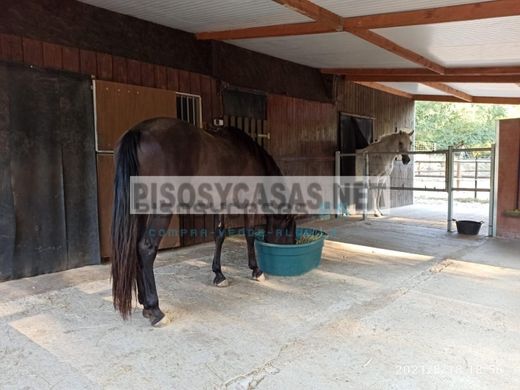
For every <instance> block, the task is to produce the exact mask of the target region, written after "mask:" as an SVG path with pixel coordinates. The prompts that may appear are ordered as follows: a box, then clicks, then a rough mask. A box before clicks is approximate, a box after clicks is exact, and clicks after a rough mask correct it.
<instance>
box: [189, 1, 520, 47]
mask: <svg viewBox="0 0 520 390" xmlns="http://www.w3.org/2000/svg"><path fill="white" fill-rule="evenodd" d="M273 1H278V0H273ZM517 15H520V1H518V0H496V1H486V2H481V3H471V4H463V5H455V6H447V7H436V8H427V9H422V10H416V11H401V12H392V13H382V14H374V15H365V16H354V17H347V18H343V26H344V29H345V30H349V29H356V28H359V29H377V28H385V27H402V26H416V25H421V24H435V23H446V22H460V21H466V20H479V19H487V18H499V17H507V16H517ZM336 16H337V15H336ZM338 17H339V16H338ZM334 31H336V28H335V27H330V26H327V25H324V24H323V23H320V22H310V23H289V24H279V25H273V26H262V27H252V28H242V29H235V30H225V31H214V32H201V33H197V34H196V36H197V38H198V39H216V40H221V39H229V40H232V39H248V38H262V37H275V36H276V37H281V36H290V35H305V34H322V33H328V32H334ZM223 36H224V37H225V38H222V37H223Z"/></svg>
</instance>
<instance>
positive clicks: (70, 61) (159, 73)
mask: <svg viewBox="0 0 520 390" xmlns="http://www.w3.org/2000/svg"><path fill="white" fill-rule="evenodd" d="M0 60H5V61H10V62H19V63H23V64H26V65H33V66H37V67H42V68H49V69H58V70H64V71H70V72H76V73H83V74H89V75H92V76H93V77H95V78H96V79H99V80H106V81H115V82H119V83H126V84H133V85H139V86H143V87H152V88H161V89H169V90H173V91H177V92H185V93H192V94H196V95H201V97H202V120H203V122H204V123H205V124H209V123H211V120H212V118H214V117H221V116H222V102H221V99H220V95H219V92H218V90H219V86H218V83H217V80H215V79H214V78H212V77H210V76H206V75H203V74H200V73H194V72H188V71H185V70H179V69H175V68H171V67H166V66H162V65H156V64H151V63H147V62H142V61H137V60H134V59H130V58H124V57H119V56H115V55H112V54H109V53H101V52H95V51H91V50H82V49H77V48H74V47H69V46H63V45H57V44H53V43H49V42H43V41H40V40H35V39H30V38H26V37H20V36H16V35H10V34H0Z"/></svg>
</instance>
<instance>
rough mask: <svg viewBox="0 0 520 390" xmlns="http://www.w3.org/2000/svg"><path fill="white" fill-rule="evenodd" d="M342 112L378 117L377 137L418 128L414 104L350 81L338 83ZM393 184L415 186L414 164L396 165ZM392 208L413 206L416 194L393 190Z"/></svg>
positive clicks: (339, 109)
mask: <svg viewBox="0 0 520 390" xmlns="http://www.w3.org/2000/svg"><path fill="white" fill-rule="evenodd" d="M336 104H337V107H338V111H341V112H345V113H348V114H356V115H363V116H368V117H372V118H374V138H375V139H377V138H380V137H381V136H383V135H384V134H388V133H392V132H393V131H394V130H395V128H396V127H397V128H409V129H413V128H414V118H415V110H414V107H415V106H414V102H413V100H411V99H407V98H404V97H401V96H395V95H391V94H388V93H385V92H381V91H378V90H375V89H372V88H368V87H365V86H362V85H359V84H355V83H352V82H349V81H343V80H342V81H340V82H338V83H337V102H336ZM391 184H392V185H393V186H402V185H406V186H411V185H412V184H413V164H412V163H410V164H408V165H407V166H404V165H403V164H402V163H401V162H396V163H395V164H394V170H393V172H392V177H391ZM390 202H391V206H392V207H397V206H403V205H408V204H412V203H413V193H412V191H392V192H391V199H390Z"/></svg>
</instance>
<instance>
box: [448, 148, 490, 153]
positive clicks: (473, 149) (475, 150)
mask: <svg viewBox="0 0 520 390" xmlns="http://www.w3.org/2000/svg"><path fill="white" fill-rule="evenodd" d="M460 152H491V148H469V149H453V153H460Z"/></svg>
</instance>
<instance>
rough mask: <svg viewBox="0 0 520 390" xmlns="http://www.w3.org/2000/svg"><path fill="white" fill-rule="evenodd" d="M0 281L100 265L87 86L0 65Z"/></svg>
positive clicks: (77, 79)
mask: <svg viewBox="0 0 520 390" xmlns="http://www.w3.org/2000/svg"><path fill="white" fill-rule="evenodd" d="M0 86H1V88H0V280H6V279H12V278H20V277H25V276H33V275H38V274H43V273H48V272H55V271H62V270H65V269H69V268H74V267H80V266H84V265H90V264H98V263H99V261H100V256H99V241H98V235H99V233H98V219H97V208H96V205H97V196H96V163H95V155H94V123H93V108H92V91H91V89H90V79H89V78H87V77H82V76H79V75H78V76H75V75H72V74H70V73H64V72H58V71H43V70H37V69H32V68H29V67H24V66H20V65H14V64H12V65H0Z"/></svg>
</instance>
